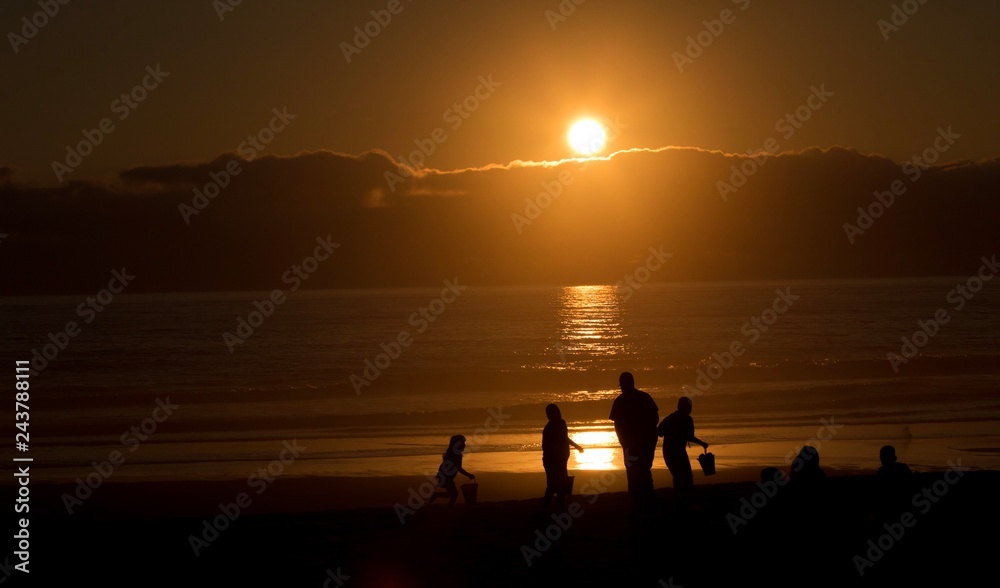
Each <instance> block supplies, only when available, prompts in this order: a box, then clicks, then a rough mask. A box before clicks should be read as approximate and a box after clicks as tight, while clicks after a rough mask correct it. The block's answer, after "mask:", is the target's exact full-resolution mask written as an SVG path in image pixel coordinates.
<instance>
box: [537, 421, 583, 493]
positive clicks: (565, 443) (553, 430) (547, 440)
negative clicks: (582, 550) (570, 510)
mask: <svg viewBox="0 0 1000 588" xmlns="http://www.w3.org/2000/svg"><path fill="white" fill-rule="evenodd" d="M545 416H547V417H549V422H548V423H547V424H546V425H545V428H544V429H542V467H544V468H545V498H543V499H542V510H548V508H549V502H551V501H552V495H553V494H558V495H559V499H558V501H557V507H558V510H559V511H560V512H561V511H562V510H563V509H564V508H565V507H566V495H568V494H570V493H571V492H572V481H571V479H570V477H569V471H568V470H567V469H566V462H568V461H569V448H570V446H573V447H575V448H576V449H577V451H580V452H583V447H580V446H579V445H577V444H576V443H574V442H573V440H572V439H570V438H569V428H568V427H567V426H566V421H565V420H563V418H562V413H561V412H560V411H559V407H558V406H556V405H555V404H550V405H548V406H546V407H545Z"/></svg>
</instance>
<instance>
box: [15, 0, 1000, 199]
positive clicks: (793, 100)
mask: <svg viewBox="0 0 1000 588" xmlns="http://www.w3.org/2000/svg"><path fill="white" fill-rule="evenodd" d="M578 1H579V0H578ZM904 4H905V8H907V9H909V10H911V11H912V10H913V8H914V7H916V8H917V9H916V11H915V12H914V13H913V14H912V15H907V14H905V12H903V11H902V8H900V12H899V13H898V15H897V17H896V18H897V22H901V23H902V24H901V25H900V26H898V27H897V26H896V25H893V28H892V29H890V28H885V29H883V28H880V26H879V24H878V23H879V21H880V20H883V21H886V22H888V23H891V22H892V15H893V7H894V6H897V7H901V6H903V5H904ZM219 6H220V4H219V3H213V2H212V1H210V0H197V1H193V0H182V1H179V2H170V3H165V2H164V3H136V2H126V1H101V2H88V3H83V2H79V3H77V2H71V3H69V4H67V5H65V6H60V7H59V12H58V13H57V14H55V15H54V16H52V17H50V18H48V19H40V20H39V19H36V20H37V21H40V22H44V21H45V20H48V22H46V23H45V25H44V26H43V27H41V28H39V29H38V30H37V32H36V33H35V35H34V36H33V37H32V38H27V37H23V40H24V42H23V43H21V42H19V41H18V40H17V39H16V38H13V37H11V34H15V35H21V34H22V33H23V31H22V29H23V28H24V22H23V21H22V18H25V17H29V18H30V17H31V16H32V15H34V13H36V12H38V11H39V10H40V8H39V6H38V4H37V3H36V2H33V1H20V0H19V1H11V2H4V3H3V6H2V7H0V30H2V31H3V32H4V33H5V35H6V37H7V43H6V45H5V47H4V50H3V51H2V52H0V69H2V71H3V73H4V79H6V80H7V81H8V83H7V87H6V91H5V92H4V102H5V104H6V108H4V109H3V114H2V115H0V116H2V120H3V128H4V131H5V132H4V135H5V138H4V141H3V143H2V146H0V165H4V166H8V167H11V168H13V169H14V170H15V174H16V177H17V178H19V179H22V180H24V181H30V182H36V183H42V184H47V185H51V184H55V183H58V181H57V174H56V173H55V172H54V171H53V170H52V162H53V161H58V160H65V155H66V147H67V145H71V144H74V143H76V142H78V141H80V140H81V139H82V135H81V131H82V130H84V129H87V130H89V129H93V128H95V127H97V126H98V124H99V122H100V121H101V120H102V119H103V118H106V117H109V118H111V119H112V121H113V122H114V124H115V128H114V130H113V131H112V132H111V133H109V134H108V135H107V138H106V140H104V141H103V142H102V143H101V144H100V145H98V146H97V147H96V148H95V149H94V152H93V153H92V154H91V155H89V156H86V157H85V158H83V162H82V163H81V165H80V166H79V167H78V168H74V169H73V171H72V172H71V173H69V174H65V175H64V177H63V179H64V180H68V179H84V178H88V177H108V176H113V175H114V174H116V173H117V172H118V171H120V170H123V169H127V168H131V167H136V166H148V165H163V164H170V163H174V162H179V161H205V160H209V159H212V158H214V157H215V156H216V155H218V154H219V153H222V152H227V151H233V150H235V149H236V148H237V147H238V145H239V144H240V142H241V141H243V140H245V138H246V137H247V136H248V135H250V134H253V133H256V132H257V131H258V130H259V129H260V128H262V127H263V126H265V125H266V124H267V123H268V121H269V118H270V114H269V113H270V111H271V109H272V108H275V107H277V108H287V111H288V112H289V113H291V114H294V115H295V116H296V118H295V120H294V122H293V123H292V124H291V125H289V127H288V128H287V129H285V130H283V131H282V132H281V133H280V134H278V136H277V137H276V138H275V139H274V141H273V142H272V143H270V144H269V145H267V149H266V151H267V153H269V154H276V155H290V154H295V153H299V152H302V151H316V150H331V151H334V152H338V153H346V154H359V153H362V152H364V151H367V150H372V149H382V150H385V151H386V152H388V153H390V154H393V155H394V156H399V155H404V156H405V155H407V154H409V153H410V152H411V151H412V150H413V149H415V148H416V147H415V144H414V141H418V140H422V139H426V138H428V137H429V136H430V134H431V133H432V131H433V130H434V129H436V128H442V129H443V130H445V131H446V132H447V138H446V140H445V141H444V142H443V143H441V144H439V145H436V148H435V151H434V152H433V153H432V154H431V155H430V156H428V157H427V158H426V163H425V165H427V166H428V167H431V168H436V169H442V170H448V169H458V168H464V167H469V166H481V165H486V164H489V163H507V162H509V161H512V160H518V159H520V160H552V159H559V158H562V157H567V156H570V155H572V152H571V151H570V150H569V148H568V146H567V144H566V140H565V135H566V132H567V130H568V128H569V125H570V124H571V122H572V121H573V120H575V119H577V118H579V117H580V116H583V115H589V116H594V117H598V118H601V119H609V120H618V121H621V123H622V124H623V125H627V128H625V129H624V130H623V132H622V133H621V135H620V136H619V137H617V138H615V140H614V141H612V142H611V143H610V144H609V146H608V147H609V150H617V149H627V148H635V147H646V148H657V147H664V146H672V145H676V146H690V147H698V148H703V149H710V150H721V151H724V152H730V153H743V152H745V151H746V150H748V149H759V148H761V146H762V144H763V142H764V141H765V140H766V139H768V138H770V137H776V138H779V139H781V140H780V141H779V144H780V148H781V149H782V150H799V149H803V148H807V147H811V146H818V147H831V146H844V147H852V148H855V149H857V150H859V151H861V152H864V153H877V154H882V155H885V156H888V157H890V158H892V159H894V160H896V161H903V160H905V159H907V158H909V157H911V156H912V155H913V154H915V153H918V152H919V151H920V150H922V149H924V148H925V147H926V146H927V143H928V142H929V141H930V140H932V139H933V137H934V134H935V130H936V129H937V128H938V127H939V126H944V127H947V126H948V125H952V126H953V127H954V128H955V129H956V130H957V132H959V133H961V134H962V141H961V142H960V143H958V144H957V145H955V147H954V150H953V151H952V152H951V153H949V156H950V157H951V158H954V159H971V160H980V159H984V158H990V157H994V156H996V155H997V149H996V148H995V137H996V136H998V135H1000V118H998V117H996V116H993V109H994V105H995V104H996V103H997V102H998V98H1000V86H998V84H1000V82H998V80H997V77H996V75H995V67H996V64H997V63H998V57H1000V39H998V38H997V36H996V35H995V34H994V33H995V26H996V22H997V21H998V17H1000V5H998V4H997V3H996V2H990V1H985V0H984V1H969V2H961V3H945V2H935V1H933V0H932V1H929V2H925V3H924V4H917V3H916V2H915V0H914V1H913V2H910V3H902V2H897V3H895V4H894V3H891V2H871V1H867V0H864V1H862V0H857V1H845V2H827V3H818V2H810V3H803V2H790V1H775V2H766V3H765V2H760V1H759V0H753V1H747V0H739V1H729V0H716V1H709V2H679V1H662V2H649V1H638V0H622V1H616V2H601V1H597V0H589V1H586V2H583V3H581V4H579V5H577V4H575V3H573V2H571V1H570V0H566V1H565V2H562V3H560V2H557V1H555V0H552V1H549V2H525V1H511V2H475V1H473V2H445V1H435V2H432V1H421V0H402V1H401V2H400V3H399V4H393V8H395V9H396V11H397V14H392V13H389V12H387V6H389V2H386V1H380V0H376V1H372V2H329V1H308V0H306V1H298V2H293V3H276V2H270V3H265V2H254V1H250V0H246V1H244V2H242V3H240V4H238V5H237V6H235V7H229V5H228V4H225V3H223V4H221V6H226V7H228V8H231V10H228V9H227V10H221V9H220V8H219ZM373 10H374V11H376V13H377V14H378V13H380V12H381V14H383V15H388V16H389V17H391V19H389V20H388V22H387V24H386V25H385V26H382V25H379V24H377V23H375V24H370V23H371V22H372V21H373V20H374V18H375V17H374V16H373V15H372V11H373ZM570 10H572V12H571V11H570ZM724 10H729V11H731V12H730V17H729V18H727V20H729V21H730V22H729V23H728V24H727V23H724V22H721V21H720V22H718V23H716V24H715V25H714V27H713V26H712V24H711V23H712V21H717V20H719V18H720V14H721V13H722V12H723V11H724ZM563 13H566V14H563ZM900 15H902V16H905V18H906V21H905V22H902V20H901V17H900ZM382 18H383V20H385V19H386V16H383V17H382ZM704 21H709V25H706V24H705V23H704ZM720 24H721V29H720V28H719V25H720ZM366 25H367V26H369V31H375V32H376V33H377V35H376V36H375V37H374V38H371V39H370V40H369V41H367V44H366V46H364V47H363V48H360V49H356V50H352V49H348V50H346V51H345V48H344V44H352V45H353V44H354V42H355V37H356V36H357V32H356V31H355V27H359V28H360V29H362V30H363V29H364V28H365V27H366ZM710 28H714V29H715V30H716V31H718V32H719V34H718V35H715V34H712V33H710V32H708V31H707V29H710ZM28 32H31V31H30V30H29V31H28ZM699 34H701V40H702V41H703V42H706V41H710V43H709V44H708V45H707V46H706V47H701V46H700V45H698V44H697V41H698V36H699ZM689 37H691V38H693V39H694V40H695V44H694V45H692V44H691V43H690V41H689V39H688V38H689ZM360 41H361V42H362V43H365V42H366V40H365V39H363V38H362V39H360ZM14 45H16V51H15V48H14ZM689 47H690V49H689ZM698 51H700V54H699V53H697V52H698ZM345 53H346V54H347V55H346V56H345ZM681 55H683V56H684V57H682V58H681V57H678V56H681ZM690 55H695V57H693V58H691V57H689V56H690ZM348 58H350V62H348ZM685 59H689V60H690V61H689V62H686V61H685ZM679 62H680V66H679V65H678V63H679ZM147 66H152V67H156V66H159V67H160V68H161V71H163V72H167V73H168V74H169V76H168V77H166V78H165V79H164V80H163V82H162V84H161V85H159V86H158V87H157V88H156V89H155V90H152V91H150V92H148V94H147V96H146V97H145V100H144V101H143V102H141V103H138V104H137V106H136V108H134V109H130V110H131V112H129V116H128V117H127V118H126V119H125V120H118V117H119V116H120V115H121V114H122V111H121V110H119V111H117V112H112V106H111V105H112V103H113V101H114V100H115V99H116V98H119V97H120V96H121V94H122V93H123V92H127V91H129V90H130V89H131V88H133V87H134V86H135V85H136V84H139V83H141V81H142V79H143V78H144V76H145V69H146V67H147ZM480 76H487V77H489V78H490V79H491V80H493V81H495V82H496V83H497V86H496V87H495V91H494V92H493V93H492V94H490V95H489V97H488V98H487V99H486V100H482V101H480V102H481V103H480V104H479V105H478V108H477V109H476V110H475V111H474V112H472V113H469V116H468V118H463V119H461V125H460V126H459V127H458V128H452V127H453V125H454V124H455V123H454V122H453V121H452V122H447V121H445V119H444V117H445V116H446V114H445V113H446V111H447V110H448V109H449V108H451V107H452V106H453V105H454V104H455V103H456V102H459V103H460V102H462V101H463V100H464V99H466V98H467V97H468V96H470V95H472V94H473V92H474V91H475V89H476V87H477V86H478V85H479V81H478V80H479V78H480ZM814 86H817V87H819V86H822V87H825V89H826V91H828V92H830V93H832V96H831V97H830V100H829V101H828V102H827V103H826V104H824V105H823V108H822V109H821V110H820V111H818V112H816V113H815V114H814V115H813V116H812V117H811V118H810V120H808V121H807V122H806V123H803V124H802V128H800V129H796V132H795V133H794V135H793V136H791V137H789V138H787V139H786V138H785V137H784V136H782V134H780V133H779V132H777V131H776V129H775V123H776V121H778V120H779V119H780V118H782V117H783V116H785V115H786V113H790V112H794V111H795V109H796V108H798V107H800V106H801V105H802V104H804V102H805V100H806V99H807V98H808V97H809V95H810V93H811V90H810V89H811V88H812V87H814ZM480 93H481V94H483V92H482V91H481V92H480Z"/></svg>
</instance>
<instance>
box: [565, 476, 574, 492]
mask: <svg viewBox="0 0 1000 588" xmlns="http://www.w3.org/2000/svg"><path fill="white" fill-rule="evenodd" d="M573 480H574V477H573V476H566V482H565V483H564V486H563V496H572V495H573Z"/></svg>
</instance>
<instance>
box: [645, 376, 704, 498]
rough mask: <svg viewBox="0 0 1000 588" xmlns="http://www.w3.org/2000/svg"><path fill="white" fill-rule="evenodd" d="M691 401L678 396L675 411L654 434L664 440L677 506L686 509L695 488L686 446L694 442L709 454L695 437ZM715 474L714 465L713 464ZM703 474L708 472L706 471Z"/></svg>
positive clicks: (664, 451) (664, 449) (665, 454)
mask: <svg viewBox="0 0 1000 588" xmlns="http://www.w3.org/2000/svg"><path fill="white" fill-rule="evenodd" d="M691 407H692V402H691V398H690V397H688V396H681V397H680V399H678V400H677V410H675V411H674V412H672V413H670V414H669V415H667V417H666V418H664V419H663V421H662V422H661V423H660V424H659V426H657V427H656V434H657V435H658V436H660V437H663V460H664V461H665V462H667V469H668V470H670V475H671V476H673V479H674V490H676V491H677V499H678V504H679V505H680V506H687V499H688V497H689V495H690V493H691V489H692V488H693V487H694V473H693V472H692V471H691V460H690V459H689V458H688V454H687V444H688V443H689V442H691V443H697V444H698V445H701V446H702V447H703V448H704V449H705V451H708V443H705V442H704V441H702V440H701V439H699V438H697V437H695V436H694V419H692V418H691ZM712 468H713V473H714V463H713V464H712ZM705 473H708V471H707V470H706V472H705Z"/></svg>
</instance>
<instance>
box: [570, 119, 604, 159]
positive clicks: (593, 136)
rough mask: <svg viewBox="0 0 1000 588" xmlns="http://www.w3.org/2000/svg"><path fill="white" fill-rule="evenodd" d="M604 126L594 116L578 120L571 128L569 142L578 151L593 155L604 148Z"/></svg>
mask: <svg viewBox="0 0 1000 588" xmlns="http://www.w3.org/2000/svg"><path fill="white" fill-rule="evenodd" d="M606 139H607V137H606V134H605V132H604V127H603V126H602V125H601V123H599V122H597V121H596V120H594V119H592V118H585V119H583V120H580V121H577V122H576V123H574V124H573V126H572V127H571V128H570V130H569V144H570V147H572V148H573V149H574V150H575V151H576V152H577V153H581V154H583V155H593V154H594V153H597V152H598V151H600V150H601V149H603V148H604V142H605V140H606Z"/></svg>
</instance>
